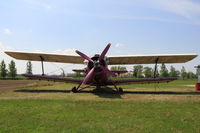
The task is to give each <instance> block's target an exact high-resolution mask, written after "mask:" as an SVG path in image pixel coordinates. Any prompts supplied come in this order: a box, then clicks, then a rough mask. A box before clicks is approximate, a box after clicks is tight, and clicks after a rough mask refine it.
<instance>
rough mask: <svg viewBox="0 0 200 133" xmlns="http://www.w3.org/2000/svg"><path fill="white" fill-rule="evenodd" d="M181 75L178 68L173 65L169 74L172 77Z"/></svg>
mask: <svg viewBox="0 0 200 133" xmlns="http://www.w3.org/2000/svg"><path fill="white" fill-rule="evenodd" d="M179 75H180V72H179V71H178V70H176V69H175V67H173V66H171V67H170V72H169V76H170V77H179Z"/></svg>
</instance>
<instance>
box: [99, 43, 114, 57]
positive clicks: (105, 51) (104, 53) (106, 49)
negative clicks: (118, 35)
mask: <svg viewBox="0 0 200 133" xmlns="http://www.w3.org/2000/svg"><path fill="white" fill-rule="evenodd" d="M110 45H111V43H109V44H108V45H107V46H106V47H105V49H104V50H103V52H102V53H101V55H100V57H99V60H102V59H103V58H104V57H105V55H106V53H107V52H108V50H109V48H110Z"/></svg>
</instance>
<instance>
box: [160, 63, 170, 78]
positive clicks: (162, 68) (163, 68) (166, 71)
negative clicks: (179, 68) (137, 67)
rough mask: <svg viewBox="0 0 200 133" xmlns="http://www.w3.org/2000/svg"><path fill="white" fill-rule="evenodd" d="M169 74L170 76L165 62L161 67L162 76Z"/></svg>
mask: <svg viewBox="0 0 200 133" xmlns="http://www.w3.org/2000/svg"><path fill="white" fill-rule="evenodd" d="M168 76H169V73H168V70H167V68H166V66H165V64H164V63H163V64H162V66H161V69H160V77H168Z"/></svg>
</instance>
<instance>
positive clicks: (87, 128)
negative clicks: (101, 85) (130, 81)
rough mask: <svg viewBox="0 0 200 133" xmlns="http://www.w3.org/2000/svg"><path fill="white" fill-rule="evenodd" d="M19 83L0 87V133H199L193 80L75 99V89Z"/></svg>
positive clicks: (199, 101)
mask: <svg viewBox="0 0 200 133" xmlns="http://www.w3.org/2000/svg"><path fill="white" fill-rule="evenodd" d="M6 82H7V83H8V85H7V86H6ZM18 82H21V81H0V88H1V89H0V132H3V133H4V132H12V133H15V132H19V133H23V132H24V133H27V132H39V133H40V132H41V133H43V132H50V133H51V132H52V133H55V132H63V133H65V132H66V133H67V132H80V133H82V132H83V133H85V132H100V133H102V132H123V133H124V132H136V133H143V132H147V133H151V132H152V133H154V132H164V133H169V132H176V133H188V132H191V133H199V132H200V127H199V125H200V124H199V123H200V114H199V112H200V93H199V92H195V89H194V86H193V85H194V83H195V82H196V81H195V80H185V81H183V80H179V81H174V82H171V83H168V84H159V85H156V84H151V85H150V84H145V85H123V86H121V87H123V88H125V93H124V94H117V93H113V92H112V91H109V90H107V89H106V88H105V89H106V92H99V91H93V90H92V89H87V90H83V91H82V92H80V93H75V94H74V93H71V92H70V90H71V88H72V87H73V86H74V85H73V84H64V83H53V82H46V81H31V83H30V81H27V82H24V81H23V82H21V83H20V84H19V83H18ZM3 83H4V85H3ZM17 83H18V86H16V87H13V86H15V84H17Z"/></svg>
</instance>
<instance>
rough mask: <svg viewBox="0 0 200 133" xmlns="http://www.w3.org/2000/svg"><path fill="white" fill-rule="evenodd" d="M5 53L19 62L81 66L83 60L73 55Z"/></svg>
mask: <svg viewBox="0 0 200 133" xmlns="http://www.w3.org/2000/svg"><path fill="white" fill-rule="evenodd" d="M5 53H6V54H7V55H9V56H11V57H13V58H15V59H19V60H30V61H46V62H60V63H73V64H83V61H84V59H83V58H82V57H80V56H78V55H77V56H75V55H59V54H45V53H28V52H11V51H6V52H5Z"/></svg>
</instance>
